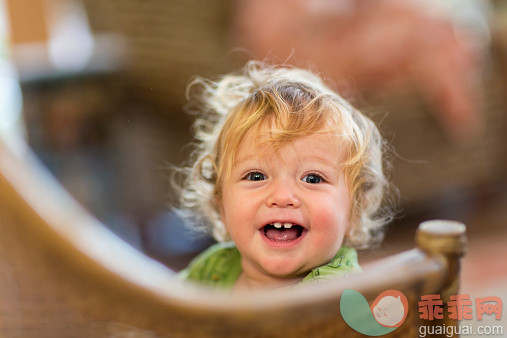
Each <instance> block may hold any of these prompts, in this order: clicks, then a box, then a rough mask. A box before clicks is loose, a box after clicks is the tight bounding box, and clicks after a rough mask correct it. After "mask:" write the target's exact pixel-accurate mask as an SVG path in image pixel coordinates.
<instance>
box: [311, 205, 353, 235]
mask: <svg viewBox="0 0 507 338" xmlns="http://www.w3.org/2000/svg"><path fill="white" fill-rule="evenodd" d="M338 209H340V208H337V207H336V206H335V207H334V208H333V207H332V206H329V207H322V208H318V209H316V210H315V211H316V212H315V215H314V217H313V220H312V231H315V232H317V233H318V234H319V235H320V240H321V241H322V242H323V243H321V244H324V242H334V241H335V240H336V239H337V238H338V237H339V236H343V235H344V234H345V231H346V229H347V223H348V221H347V220H348V215H347V213H343V212H342V213H340V212H339V210H338Z"/></svg>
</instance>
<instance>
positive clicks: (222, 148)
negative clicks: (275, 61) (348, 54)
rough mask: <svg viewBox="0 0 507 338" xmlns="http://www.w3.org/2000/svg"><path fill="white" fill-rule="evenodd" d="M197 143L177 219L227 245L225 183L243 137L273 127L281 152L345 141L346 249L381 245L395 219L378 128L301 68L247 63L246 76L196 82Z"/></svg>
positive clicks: (192, 94)
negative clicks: (318, 136) (305, 142)
mask: <svg viewBox="0 0 507 338" xmlns="http://www.w3.org/2000/svg"><path fill="white" fill-rule="evenodd" d="M187 96H188V98H189V101H190V102H191V103H192V104H193V105H192V106H189V110H190V112H191V113H192V112H194V113H197V114H199V118H198V119H197V120H196V122H195V123H194V133H195V138H196V142H195V144H194V151H193V153H192V156H191V158H190V164H189V166H188V167H183V168H181V169H179V170H178V173H180V174H182V175H183V177H182V182H181V183H180V184H179V185H178V187H179V194H180V208H179V213H180V215H182V216H183V217H185V219H186V221H187V224H189V225H190V226H191V227H192V228H194V229H196V230H201V231H204V232H207V233H211V234H212V235H213V236H214V237H215V239H216V240H218V241H225V240H230V237H229V235H228V233H227V231H226V229H225V226H224V224H223V223H222V221H221V218H220V212H219V203H218V201H219V200H220V195H221V189H220V186H221V182H223V179H225V178H224V177H226V176H227V173H228V170H230V169H231V168H230V167H231V165H232V163H233V160H232V159H233V157H234V156H235V152H236V150H237V148H238V146H239V143H240V142H241V140H242V138H243V137H244V136H245V133H246V132H248V131H249V130H252V129H253V128H254V127H258V126H259V124H261V123H263V122H266V121H268V120H270V119H274V120H275V130H274V135H275V136H274V138H275V139H274V141H276V142H278V143H280V144H284V143H287V142H289V141H291V140H293V139H294V138H296V137H300V136H305V135H310V134H312V133H314V132H322V131H325V132H334V133H335V134H336V135H337V137H338V138H341V139H342V140H343V141H344V143H343V144H344V145H345V149H346V150H347V160H346V162H345V163H344V166H343V168H344V173H345V177H346V178H347V184H348V188H349V192H350V194H351V201H352V210H351V220H350V222H351V227H350V230H349V232H348V235H347V236H346V241H347V242H348V244H349V245H353V246H355V247H358V248H362V247H367V246H369V245H371V244H372V243H374V242H378V241H380V240H381V239H382V238H383V232H382V228H383V225H385V224H386V223H387V222H388V221H389V220H391V218H392V214H393V212H392V210H391V207H390V205H389V202H388V201H387V196H388V193H387V192H388V190H389V188H390V185H389V183H388V180H387V178H386V175H385V173H384V171H385V168H384V165H385V164H384V160H383V152H384V145H383V139H382V137H381V135H380V132H379V130H378V129H377V127H376V126H375V124H374V123H373V122H372V121H371V120H370V119H369V118H367V117H366V116H364V115H363V114H362V113H360V112H359V111H358V110H356V109H355V108H354V107H352V106H351V105H350V104H349V103H348V102H347V101H345V100H344V99H343V98H342V97H341V96H339V95H338V94H336V93H335V92H333V91H332V90H331V89H329V88H328V87H327V86H326V85H325V84H324V83H323V81H322V80H321V78H320V77H318V76H317V75H315V74H313V73H311V72H309V71H306V70H302V69H298V68H292V67H275V66H267V65H265V64H263V63H260V62H256V61H250V62H248V63H247V64H246V66H245V67H244V68H243V69H242V71H241V72H239V73H235V74H229V75H225V76H223V77H221V78H219V79H218V81H216V82H213V81H209V80H206V79H202V78H196V79H194V80H193V81H192V82H191V83H190V85H189V87H188V91H187Z"/></svg>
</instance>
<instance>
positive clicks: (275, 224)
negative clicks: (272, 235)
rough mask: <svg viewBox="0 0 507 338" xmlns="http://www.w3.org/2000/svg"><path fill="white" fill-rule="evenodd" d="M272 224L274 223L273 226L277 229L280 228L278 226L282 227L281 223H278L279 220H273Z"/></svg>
mask: <svg viewBox="0 0 507 338" xmlns="http://www.w3.org/2000/svg"><path fill="white" fill-rule="evenodd" d="M273 225H274V226H275V228H277V229H280V228H281V227H282V223H280V222H275V223H273Z"/></svg>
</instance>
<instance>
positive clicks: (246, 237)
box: [221, 127, 351, 284]
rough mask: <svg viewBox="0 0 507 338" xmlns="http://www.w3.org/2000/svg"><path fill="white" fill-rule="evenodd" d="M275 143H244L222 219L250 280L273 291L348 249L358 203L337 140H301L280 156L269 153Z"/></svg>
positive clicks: (224, 190)
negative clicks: (348, 183) (347, 238)
mask: <svg viewBox="0 0 507 338" xmlns="http://www.w3.org/2000/svg"><path fill="white" fill-rule="evenodd" d="M267 132H268V129H267V127H264V128H263V129H261V135H265V134H266V133H267ZM267 137H268V136H261V137H260V139H259V137H255V135H247V137H246V138H245V139H244V140H243V142H242V143H241V144H240V147H239V150H238V153H237V157H236V161H235V163H234V165H233V168H232V173H231V176H230V177H229V179H227V180H225V182H224V184H223V187H222V201H221V214H222V220H223V222H224V224H225V226H226V228H227V230H228V231H229V233H230V235H231V237H232V239H233V241H234V242H235V243H236V246H237V247H238V249H239V251H240V252H241V255H242V266H243V272H244V274H246V275H247V276H248V277H249V278H253V279H255V280H257V281H259V282H263V281H264V282H265V283H268V284H269V283H270V282H272V281H274V280H277V279H278V280H287V279H298V278H301V277H304V276H305V275H306V274H307V273H308V272H309V271H310V270H311V269H312V268H315V267H317V266H320V265H322V264H325V263H327V262H328V261H329V260H330V259H331V258H332V257H333V256H334V255H335V254H336V252H337V251H338V249H339V248H340V246H341V244H342V241H343V237H344V235H345V233H346V231H347V228H348V222H349V214H350V206H351V202H350V197H349V191H348V189H347V186H346V183H345V178H344V175H343V173H342V169H341V163H342V159H343V154H342V149H340V147H339V146H338V142H337V141H336V139H333V138H332V137H331V136H330V135H311V136H306V137H301V138H298V139H296V140H294V141H293V142H291V143H288V144H286V145H283V146H282V147H281V148H280V149H279V150H278V151H276V152H275V151H274V150H273V149H270V148H269V146H268V147H267V148H266V147H264V146H261V145H262V144H265V141H266V140H268V139H267ZM280 278H281V279H280Z"/></svg>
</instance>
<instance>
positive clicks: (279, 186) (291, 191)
mask: <svg viewBox="0 0 507 338" xmlns="http://www.w3.org/2000/svg"><path fill="white" fill-rule="evenodd" d="M266 202H267V205H268V206H269V207H274V206H277V207H280V208H284V207H294V208H299V206H300V201H299V197H298V196H297V194H296V187H295V186H294V184H291V183H289V182H286V181H282V180H280V181H278V182H276V183H275V184H273V186H272V188H271V191H270V194H269V196H268V198H267V201H266Z"/></svg>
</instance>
